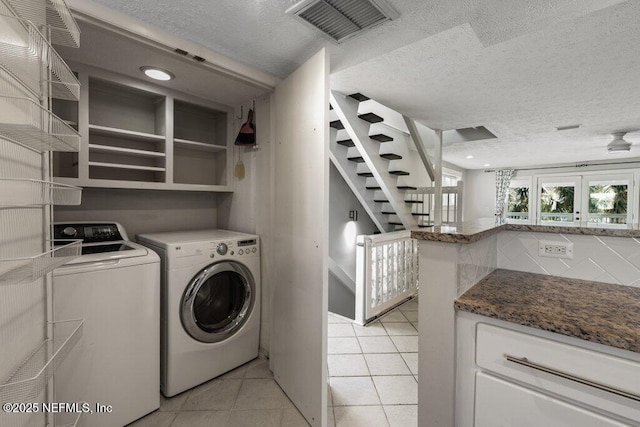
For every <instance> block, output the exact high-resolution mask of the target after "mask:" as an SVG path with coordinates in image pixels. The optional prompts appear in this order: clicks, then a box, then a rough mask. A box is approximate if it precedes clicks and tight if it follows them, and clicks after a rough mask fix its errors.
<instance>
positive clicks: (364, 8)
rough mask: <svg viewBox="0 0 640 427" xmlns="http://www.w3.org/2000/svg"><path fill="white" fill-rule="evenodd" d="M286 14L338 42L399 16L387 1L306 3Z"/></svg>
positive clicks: (315, 0) (308, 0) (314, 0)
mask: <svg viewBox="0 0 640 427" xmlns="http://www.w3.org/2000/svg"><path fill="white" fill-rule="evenodd" d="M287 13H288V14H290V15H293V16H296V17H297V18H298V19H301V20H302V21H303V22H305V23H306V24H308V25H311V26H313V27H314V28H315V29H317V30H320V31H321V32H322V33H323V34H324V35H326V36H328V37H330V38H331V39H332V40H334V41H336V42H338V43H341V42H343V41H345V40H346V39H348V38H351V37H353V36H355V35H357V34H359V33H361V32H363V31H364V30H366V29H368V28H371V27H373V26H375V25H377V24H380V23H382V22H385V21H390V20H392V19H395V18H397V17H398V16H399V15H398V12H396V11H395V10H394V9H393V8H392V7H391V6H390V5H389V4H387V3H386V2H385V1H384V0H304V1H301V2H300V3H297V4H296V5H294V6H292V7H290V8H289V9H287Z"/></svg>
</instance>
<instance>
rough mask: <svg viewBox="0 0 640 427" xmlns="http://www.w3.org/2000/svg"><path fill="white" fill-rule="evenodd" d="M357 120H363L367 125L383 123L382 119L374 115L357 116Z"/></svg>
mask: <svg viewBox="0 0 640 427" xmlns="http://www.w3.org/2000/svg"><path fill="white" fill-rule="evenodd" d="M358 118H359V119H362V120H364V121H365V122H369V123H380V122H383V121H384V119H383V118H382V117H380V116H379V115H377V114H375V113H364V114H358Z"/></svg>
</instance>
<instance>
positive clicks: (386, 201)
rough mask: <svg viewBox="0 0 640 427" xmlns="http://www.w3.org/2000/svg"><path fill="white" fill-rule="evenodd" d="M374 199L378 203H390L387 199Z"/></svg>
mask: <svg viewBox="0 0 640 427" xmlns="http://www.w3.org/2000/svg"><path fill="white" fill-rule="evenodd" d="M373 201H374V202H376V203H389V201H388V200H387V199H380V200H376V199H373Z"/></svg>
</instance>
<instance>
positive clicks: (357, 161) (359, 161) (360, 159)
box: [347, 157, 364, 163]
mask: <svg viewBox="0 0 640 427" xmlns="http://www.w3.org/2000/svg"><path fill="white" fill-rule="evenodd" d="M347 160H349V161H350V162H356V163H364V158H363V157H347Z"/></svg>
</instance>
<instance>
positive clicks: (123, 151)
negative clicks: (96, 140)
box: [89, 144, 166, 158]
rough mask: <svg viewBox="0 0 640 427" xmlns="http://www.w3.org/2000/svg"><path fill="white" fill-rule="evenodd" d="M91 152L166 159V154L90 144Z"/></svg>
mask: <svg viewBox="0 0 640 427" xmlns="http://www.w3.org/2000/svg"><path fill="white" fill-rule="evenodd" d="M89 150H90V151H95V152H99V153H113V154H122V155H127V156H136V157H155V158H160V157H166V154H165V153H159V152H157V151H148V150H135V149H133V148H124V147H114V146H112V145H100V144H89Z"/></svg>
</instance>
